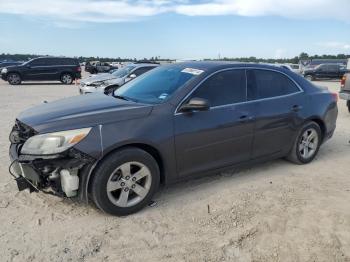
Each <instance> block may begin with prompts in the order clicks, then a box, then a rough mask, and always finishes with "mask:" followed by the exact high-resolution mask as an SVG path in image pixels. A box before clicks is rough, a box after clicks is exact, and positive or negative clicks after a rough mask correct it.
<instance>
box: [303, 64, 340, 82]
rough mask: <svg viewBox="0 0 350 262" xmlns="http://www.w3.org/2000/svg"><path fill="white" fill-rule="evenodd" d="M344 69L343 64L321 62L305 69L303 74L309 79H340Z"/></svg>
mask: <svg viewBox="0 0 350 262" xmlns="http://www.w3.org/2000/svg"><path fill="white" fill-rule="evenodd" d="M346 71H347V70H346V68H345V66H344V65H340V64H321V65H318V66H316V67H315V68H309V69H305V70H304V73H303V75H304V77H305V78H306V79H308V80H310V81H311V80H317V79H341V78H342V77H343V75H344V74H345V73H346Z"/></svg>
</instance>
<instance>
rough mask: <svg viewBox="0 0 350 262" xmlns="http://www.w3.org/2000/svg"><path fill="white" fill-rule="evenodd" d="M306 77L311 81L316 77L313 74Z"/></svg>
mask: <svg viewBox="0 0 350 262" xmlns="http://www.w3.org/2000/svg"><path fill="white" fill-rule="evenodd" d="M305 79H306V80H309V81H314V80H315V78H314V77H313V76H312V75H306V76H305Z"/></svg>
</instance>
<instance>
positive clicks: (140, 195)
mask: <svg viewBox="0 0 350 262" xmlns="http://www.w3.org/2000/svg"><path fill="white" fill-rule="evenodd" d="M151 184H152V175H151V171H150V170H149V169H148V168H147V167H146V166H145V165H144V164H142V163H140V162H127V163H124V164H122V165H120V166H119V167H117V168H116V169H115V170H114V172H113V173H112V174H111V176H110V177H109V179H108V182H107V196H108V199H109V200H110V201H111V202H112V203H113V204H114V205H116V206H118V207H131V206H135V205H136V204H138V203H140V202H141V201H142V200H143V199H144V198H145V197H146V196H147V194H148V193H149V191H150V188H151Z"/></svg>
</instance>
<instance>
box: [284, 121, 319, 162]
mask: <svg viewBox="0 0 350 262" xmlns="http://www.w3.org/2000/svg"><path fill="white" fill-rule="evenodd" d="M311 132H312V135H311ZM311 137H313V139H311ZM321 142H322V132H321V128H320V126H319V125H318V124H317V123H315V122H313V121H310V122H308V123H306V124H305V125H304V126H303V127H302V128H301V130H300V132H299V134H298V136H297V138H296V139H295V142H294V145H293V148H292V150H291V151H290V153H289V155H288V156H287V159H288V160H289V161H291V162H293V163H295V164H299V165H302V164H308V163H310V162H311V161H312V160H313V159H314V158H315V156H316V155H317V153H318V150H319V149H320V145H321ZM311 145H313V146H312V147H310V146H311ZM306 148H307V149H306Z"/></svg>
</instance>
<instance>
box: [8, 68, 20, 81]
mask: <svg viewBox="0 0 350 262" xmlns="http://www.w3.org/2000/svg"><path fill="white" fill-rule="evenodd" d="M10 74H18V75H19V76H20V77H21V79H23V75H22V73H21V72H20V71H17V70H14V71H10V72H7V73H6V80H7V77H8V75H10Z"/></svg>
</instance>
